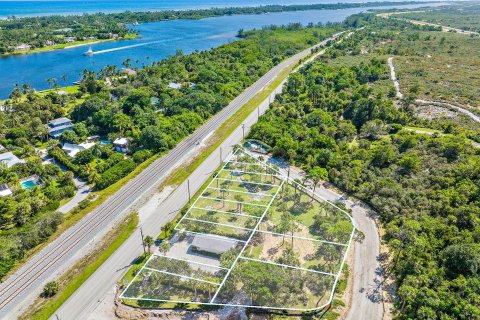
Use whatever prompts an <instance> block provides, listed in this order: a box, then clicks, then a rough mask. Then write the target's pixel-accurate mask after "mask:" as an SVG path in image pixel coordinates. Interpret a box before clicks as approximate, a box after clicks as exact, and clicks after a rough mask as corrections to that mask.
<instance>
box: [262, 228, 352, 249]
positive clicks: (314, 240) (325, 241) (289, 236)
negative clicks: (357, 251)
mask: <svg viewBox="0 0 480 320" xmlns="http://www.w3.org/2000/svg"><path fill="white" fill-rule="evenodd" d="M256 232H258V233H267V234H271V235H274V236H280V237H283V236H285V237H287V238H293V239H299V240H308V241H312V242H323V243H328V244H333V245H337V246H342V247H346V246H348V243H339V242H333V241H327V240H320V239H314V238H306V237H300V236H295V235H293V236H292V235H291V234H286V233H285V234H283V233H278V232H272V231H264V230H257V231H256Z"/></svg>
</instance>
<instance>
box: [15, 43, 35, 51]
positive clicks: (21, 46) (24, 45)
mask: <svg viewBox="0 0 480 320" xmlns="http://www.w3.org/2000/svg"><path fill="white" fill-rule="evenodd" d="M30 48H31V47H30V45H28V44H24V43H23V44H21V45H19V46H16V47H15V50H18V51H22V50H30Z"/></svg>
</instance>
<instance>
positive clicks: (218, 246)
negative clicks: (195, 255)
mask: <svg viewBox="0 0 480 320" xmlns="http://www.w3.org/2000/svg"><path fill="white" fill-rule="evenodd" d="M236 245H237V240H235V239H231V238H227V237H223V236H215V235H208V236H206V235H201V234H199V235H195V238H194V239H193V241H192V247H193V248H194V249H195V250H197V251H201V252H209V253H213V254H217V255H221V254H222V253H224V252H227V251H228V250H231V249H233V248H235V247H236Z"/></svg>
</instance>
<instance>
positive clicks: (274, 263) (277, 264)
mask: <svg viewBox="0 0 480 320" xmlns="http://www.w3.org/2000/svg"><path fill="white" fill-rule="evenodd" d="M240 259H243V260H248V261H254V262H261V263H266V264H271V265H274V266H279V267H284V268H287V269H297V270H302V271H307V272H314V273H320V274H323V275H325V276H331V277H335V276H336V275H337V274H336V273H335V274H334V273H328V272H323V271H318V270H314V269H307V268H302V267H296V266H291V265H288V264H282V263H276V262H273V261H269V260H261V259H252V258H247V257H244V256H241V257H240Z"/></svg>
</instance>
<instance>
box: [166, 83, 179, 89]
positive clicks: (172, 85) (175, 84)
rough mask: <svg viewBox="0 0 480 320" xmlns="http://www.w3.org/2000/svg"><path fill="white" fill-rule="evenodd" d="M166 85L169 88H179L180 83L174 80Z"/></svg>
mask: <svg viewBox="0 0 480 320" xmlns="http://www.w3.org/2000/svg"><path fill="white" fill-rule="evenodd" d="M168 87H169V88H171V89H176V90H178V89H180V88H181V87H182V84H181V83H176V82H170V83H169V84H168Z"/></svg>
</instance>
